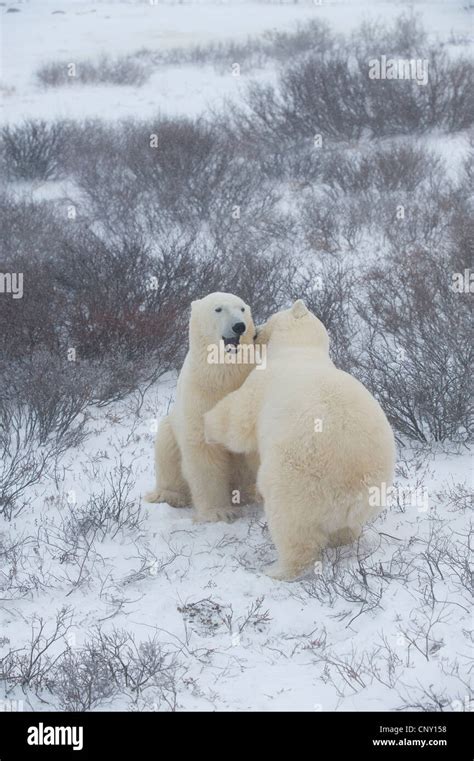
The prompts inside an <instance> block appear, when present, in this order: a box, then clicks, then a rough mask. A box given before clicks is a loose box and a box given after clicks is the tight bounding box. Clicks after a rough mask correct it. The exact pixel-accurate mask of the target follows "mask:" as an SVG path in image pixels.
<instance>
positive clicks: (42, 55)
mask: <svg viewBox="0 0 474 761" xmlns="http://www.w3.org/2000/svg"><path fill="white" fill-rule="evenodd" d="M9 5H11V6H12V7H13V6H14V5H15V4H14V3H11V4H9ZM16 7H18V8H19V9H20V13H10V14H8V13H5V12H2V11H3V10H4V9H2V8H0V23H1V40H2V54H1V56H0V61H1V69H0V93H2V94H3V103H2V104H0V121H3V122H4V121H13V122H16V121H18V120H20V119H23V118H29V117H34V118H45V119H52V118H54V117H70V118H75V119H76V118H92V117H95V116H100V117H101V118H108V119H116V118H119V117H123V118H125V117H130V116H133V117H134V116H136V115H137V113H140V115H141V116H142V117H144V118H145V117H149V116H153V115H155V114H156V113H157V112H158V111H160V112H162V113H164V114H171V113H172V114H188V115H196V114H198V113H200V112H202V111H204V110H205V109H206V108H208V107H210V106H215V105H218V104H219V102H220V101H221V100H222V97H223V96H224V95H226V96H228V95H230V96H233V95H235V94H236V90H237V94H238V91H239V89H240V88H241V87H242V86H244V85H245V84H246V82H247V81H248V80H249V78H255V77H257V78H258V76H263V73H262V72H260V74H259V73H258V72H257V73H256V72H250V71H246V70H245V67H243V69H242V74H241V77H240V79H237V78H236V77H233V76H232V73H231V71H229V72H224V73H218V72H216V71H215V70H214V69H213V68H211V67H208V66H206V67H199V68H194V67H192V66H182V67H170V68H166V69H164V70H158V71H157V72H156V73H154V74H153V75H152V76H151V77H150V79H149V80H148V81H147V82H146V83H145V85H143V86H141V87H136V88H131V87H110V88H107V87H82V88H80V92H78V88H77V87H61V88H52V89H50V90H44V89H43V88H42V87H41V86H40V85H39V84H38V83H37V82H36V81H35V76H34V75H35V72H36V71H37V70H38V68H39V67H40V66H41V65H42V64H43V63H46V62H49V61H63V62H64V63H65V64H67V63H70V62H74V61H76V60H79V61H82V60H84V59H91V60H94V59H95V58H97V57H99V56H100V55H101V54H103V53H104V52H106V53H107V54H111V55H114V56H115V55H121V54H129V53H136V52H137V51H138V50H142V49H150V50H163V49H166V48H174V47H188V46H194V45H197V44H206V43H209V42H211V41H214V40H216V38H217V39H220V40H226V39H234V40H245V39H246V38H247V37H248V36H257V35H259V34H261V33H262V32H264V31H265V30H267V29H278V30H288V29H291V28H292V27H294V25H295V24H297V23H298V22H304V21H307V20H309V19H322V20H325V21H327V22H329V23H330V24H331V26H332V27H333V28H334V29H335V30H337V31H344V32H348V31H350V30H351V29H353V28H355V27H356V26H358V25H359V24H360V23H361V21H362V20H364V18H367V19H369V18H375V19H381V20H385V21H388V20H390V19H392V18H395V17H396V16H398V15H400V13H401V12H402V11H404V10H405V11H406V10H407V9H408V8H409V7H410V4H404V3H393V2H383V1H380V2H370V0H364V1H363V2H330V3H329V2H327V3H326V2H324V3H322V5H318V4H313V3H311V2H308V3H307V4H301V5H300V4H294V3H291V4H259V3H252V2H249V3H232V4H231V3H221V4H212V3H191V4H185V5H181V4H177V5H170V4H167V3H160V4H157V5H152V4H149V3H147V2H135V3H120V2H115V3H114V2H101V3H97V2H81V0H76V1H75V2H74V3H71V2H69V0H28V1H27V2H24V3H21V4H16ZM414 7H415V9H416V11H417V13H419V14H420V16H421V17H422V19H423V21H424V22H425V24H426V27H427V29H428V30H429V32H430V33H431V34H432V35H437V34H442V35H445V34H446V33H447V31H448V30H453V31H454V32H456V33H458V34H463V35H465V34H466V31H467V30H466V12H465V10H464V9H463V3H462V2H461V0H459V2H450V3H442V2H441V3H435V4H433V3H430V4H426V3H415V4H414ZM58 10H62V11H64V13H62V14H56V13H54V11H58ZM267 74H268V75H269V76H271V72H267Z"/></svg>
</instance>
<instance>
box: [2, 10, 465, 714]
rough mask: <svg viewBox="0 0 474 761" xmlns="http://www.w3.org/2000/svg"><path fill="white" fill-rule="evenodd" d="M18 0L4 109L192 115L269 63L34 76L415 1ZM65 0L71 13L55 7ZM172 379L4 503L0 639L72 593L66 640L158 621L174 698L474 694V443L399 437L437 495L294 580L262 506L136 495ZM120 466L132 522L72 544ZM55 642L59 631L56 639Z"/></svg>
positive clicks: (103, 418) (50, 616)
mask: <svg viewBox="0 0 474 761" xmlns="http://www.w3.org/2000/svg"><path fill="white" fill-rule="evenodd" d="M9 5H11V6H14V5H16V4H15V3H13V2H12V3H9ZM415 5H416V10H417V11H419V12H420V14H421V15H422V17H423V18H424V21H425V24H426V25H427V26H428V29H429V31H430V33H431V34H433V35H436V34H441V33H443V34H446V33H447V31H448V30H451V29H453V30H455V31H456V32H458V33H465V31H466V17H465V12H464V11H463V9H462V6H463V3H462V2H459V3H447V2H446V3H438V4H425V3H418V4H415ZM17 7H18V8H19V9H20V13H16V14H14V13H12V14H7V13H5V10H6V9H5V8H4V7H0V13H1V23H2V56H1V60H2V71H1V82H2V90H1V91H2V93H3V103H2V105H1V113H0V119H1V120H2V121H11V122H17V121H19V120H21V119H23V118H27V117H35V118H56V117H67V118H73V119H82V118H86V117H92V116H100V117H102V118H104V119H111V120H115V119H118V118H122V117H126V116H137V114H139V115H140V116H141V117H143V118H146V117H148V116H152V115H154V114H156V113H157V112H158V111H161V112H163V113H174V114H176V113H182V114H188V115H196V114H199V113H201V112H202V111H205V110H206V109H208V108H210V107H212V106H214V105H216V104H218V103H219V102H220V100H221V99H222V98H223V97H224V96H226V97H229V96H230V97H238V95H239V92H240V88H241V87H242V86H244V85H245V83H246V81H247V80H248V78H250V77H252V78H253V77H266V78H271V77H272V76H274V70H266V71H263V72H251V73H249V74H248V75H247V74H246V73H245V72H244V74H243V76H242V78H241V81H238V80H236V79H235V78H233V77H232V76H231V75H230V73H229V74H225V73H219V72H217V71H216V70H215V69H214V68H213V67H211V66H207V65H206V66H200V67H192V66H182V67H176V66H174V67H168V68H166V69H163V70H160V71H157V72H155V73H154V74H153V75H152V76H151V78H150V79H149V81H148V82H147V83H146V84H145V85H143V86H142V87H139V88H132V87H102V86H101V87H92V86H87V87H86V86H84V87H82V86H80V87H79V86H77V87H74V88H68V87H63V88H52V89H50V90H44V89H42V88H40V87H39V85H38V84H37V83H35V80H34V73H35V71H36V70H37V68H38V67H39V66H40V65H41V64H42V63H44V62H45V61H55V60H63V61H65V62H68V61H70V60H74V59H75V58H76V57H78V58H80V59H83V58H87V57H90V58H92V59H93V58H95V57H97V56H99V55H100V54H101V53H103V52H104V51H106V52H108V53H112V54H114V55H115V54H122V53H123V54H125V53H134V52H136V51H137V50H139V49H141V48H150V49H162V48H164V47H175V46H189V45H194V44H196V43H206V42H207V41H210V40H214V39H216V37H218V38H219V39H225V38H233V39H244V38H246V37H247V35H249V34H251V35H257V34H259V33H261V32H262V31H264V30H266V29H269V28H278V29H287V28H289V26H291V25H293V24H294V23H296V22H298V21H303V20H306V19H309V18H314V17H318V18H319V17H321V18H324V19H326V20H328V21H330V23H331V25H332V26H334V28H336V29H340V30H344V31H348V30H350V29H351V28H352V27H354V26H356V25H357V24H358V23H360V21H361V19H362V18H363V17H364V16H367V17H368V16H371V17H382V18H384V19H388V18H389V17H394V16H396V15H398V14H399V13H400V11H401V10H403V9H404V8H406V7H407V6H405V5H403V4H397V3H392V2H390V3H385V2H373V3H370V2H363V3H350V2H339V3H325V4H324V5H323V6H322V7H319V6H317V5H312V4H309V3H308V4H307V5H303V4H302V5H294V4H291V5H290V4H289V5H273V4H272V5H270V4H257V3H245V4H244V3H242V4H230V3H222V4H215V5H214V4H204V3H200V4H190V5H184V6H183V5H168V4H159V5H149V4H147V3H141V2H136V3H119V2H118V3H112V2H100V3H99V2H95V3H91V2H82V1H81V0H74V2H71V0H68V2H64V1H63V0H48V1H47V0H29V1H28V2H24V3H21V4H17ZM56 10H64V14H54V15H53V11H56ZM427 140H428V141H429V144H430V145H433V147H435V148H436V149H437V150H443V151H444V152H446V154H448V152H452V153H453V154H455V156H456V159H457V157H458V156H461V155H463V152H464V151H465V147H466V142H465V141H466V138H465V137H464V136H457V137H450V138H449V140H448V139H447V138H445V137H444V136H443V137H439V136H436V135H434V136H430V137H429V138H427ZM48 187H49V190H48V188H43V191H42V192H43V193H44V194H45V195H44V197H47V194H48V192H49V193H51V194H52V196H54V194H55V185H54V183H49V184H48ZM175 382H176V378H175V377H174V376H168V377H166V378H163V379H162V380H161V381H160V382H159V383H157V384H156V385H155V386H154V387H153V388H152V389H150V390H149V391H148V392H147V394H146V397H145V399H144V401H143V403H142V404H141V405H140V404H139V401H140V400H139V398H138V397H137V395H131V397H130V398H128V399H127V400H125V401H124V402H120V403H116V404H115V405H113V406H111V407H109V408H107V409H105V410H104V409H96V410H93V413H92V417H91V419H90V420H89V422H88V429H89V432H90V435H89V436H88V438H87V439H86V440H85V442H84V443H83V444H82V445H81V446H80V447H79V448H78V449H77V450H75V451H69V452H68V453H67V454H66V455H64V456H63V457H62V459H61V460H60V462H59V463H58V466H57V468H56V470H55V473H54V474H53V475H52V476H51V477H49V478H48V479H43V481H42V482H41V484H40V485H36V486H33V487H30V489H29V490H28V491H27V492H26V494H25V502H26V504H25V508H24V509H23V510H22V511H21V512H20V513H19V514H18V515H16V516H15V517H14V518H13V520H12V522H11V523H10V522H8V521H6V520H5V519H1V520H0V539H1V540H2V541H3V542H4V543H6V544H5V546H7V547H8V546H9V545H10V544H15V543H16V542H19V541H20V540H21V542H20V544H21V547H20V549H19V550H18V553H17V555H16V556H15V560H14V562H13V560H12V557H13V556H12V555H11V553H10V554H9V553H8V552H6V553H5V552H4V554H3V555H2V554H0V598H1V599H2V602H1V604H0V632H1V636H0V658H1V657H2V656H3V655H5V654H6V652H7V651H8V650H9V649H10V648H11V647H14V648H22V647H27V646H28V643H29V641H30V638H31V630H30V622H31V620H32V618H33V617H34V616H41V617H42V618H43V619H44V621H45V624H46V629H47V631H48V632H50V631H52V629H53V628H54V621H55V617H56V614H57V612H58V611H59V610H60V609H61V608H62V607H63V606H67V607H68V609H69V615H70V622H71V629H70V630H69V632H68V633H67V643H68V644H69V646H70V647H71V648H72V650H73V651H75V652H80V651H81V647H82V646H83V645H84V643H85V642H86V641H87V640H88V639H90V637H91V634H92V632H93V630H94V627H95V626H96V625H100V626H101V627H103V629H104V630H105V631H111V630H112V628H113V627H116V628H118V629H125V630H127V631H128V632H130V633H132V634H133V635H134V636H135V637H136V641H137V642H140V641H144V640H146V639H147V637H149V636H153V635H156V637H157V639H158V641H159V642H160V643H162V644H163V647H164V648H165V650H167V651H169V652H170V653H173V654H174V655H175V656H176V659H177V664H178V671H177V694H176V707H177V708H178V709H180V710H215V709H219V710H242V711H243V710H249V709H252V710H265V711H273V710H304V711H332V710H356V711H366V710H389V711H396V710H404V709H407V708H409V707H415V708H418V709H420V710H421V708H422V707H425V708H426V707H428V708H434V710H439V705H437V704H436V698H437V699H439V700H441V701H442V702H443V709H444V710H467V709H469V708H470V707H471V703H470V702H469V688H468V681H469V671H468V659H469V655H470V654H471V655H472V601H471V599H470V598H469V592H468V587H469V582H470V575H469V573H470V572H469V556H468V539H467V533H468V522H469V521H468V519H469V505H468V503H467V500H463V499H462V498H461V497H460V496H459V495H460V494H462V493H463V491H462V490H463V489H466V490H467V489H469V488H470V483H469V478H470V464H471V458H470V453H469V452H468V451H467V450H465V449H459V448H455V447H454V446H453V447H449V446H448V447H445V448H444V449H443V448H442V447H438V448H435V447H431V448H428V447H425V448H422V447H421V446H418V447H417V446H414V445H412V444H408V443H406V442H404V443H400V446H399V467H398V474H397V483H398V485H399V486H400V487H404V488H408V489H411V491H416V489H417V488H418V487H419V486H420V484H422V486H423V488H424V489H426V491H427V493H428V497H429V504H428V509H427V510H426V511H424V510H423V509H420V505H413V506H411V505H408V506H407V505H403V504H393V505H391V506H389V507H387V508H386V509H384V510H383V511H382V513H381V514H380V516H379V517H378V518H377V519H376V521H375V522H374V523H373V524H372V525H371V526H368V527H367V528H366V529H365V531H364V534H363V537H362V538H361V540H360V542H359V543H358V545H357V546H351V547H347V548H342V549H340V550H338V551H336V550H331V551H328V552H326V553H325V555H324V558H323V562H322V566H321V567H317V568H315V573H314V574H312V575H310V576H309V577H308V578H307V579H305V580H303V581H298V582H294V583H291V584H288V583H280V582H275V581H273V580H271V579H269V578H268V577H266V576H265V575H264V574H263V573H262V571H261V568H262V566H263V565H265V563H266V562H268V561H270V560H271V559H272V558H273V556H274V549H273V547H272V544H271V541H270V538H269V534H268V531H267V528H266V523H265V518H264V514H263V511H262V508H261V507H259V506H250V507H244V508H242V516H241V517H240V518H239V520H237V521H236V522H235V523H233V524H224V523H216V524H196V523H194V522H193V511H192V509H173V508H171V507H169V506H167V505H147V504H146V503H144V502H143V494H144V493H145V492H146V491H148V490H149V489H150V488H151V487H152V486H153V478H154V475H153V438H154V431H155V430H156V424H157V421H158V420H159V419H160V418H161V417H162V416H163V415H164V414H165V413H166V410H167V409H168V407H169V404H170V402H171V401H172V398H173V395H174V389H175ZM127 469H129V470H128V471H127ZM124 471H125V472H129V474H130V483H131V487H130V489H131V490H130V494H129V496H128V499H129V500H130V501H131V502H132V503H133V505H134V508H135V509H138V508H140V511H141V516H142V519H143V520H142V522H141V524H140V526H139V528H137V529H133V528H131V527H130V526H129V527H125V528H124V529H123V530H120V531H119V532H118V533H117V534H116V535H115V536H113V531H112V530H109V531H107V533H106V534H105V535H104V536H103V537H101V536H100V535H99V536H96V537H95V538H94V540H93V542H92V544H91V545H90V546H88V544H87V541H85V539H84V537H82V538H81V537H80V538H79V541H78V545H77V548H76V553H75V554H74V555H69V556H68V555H67V553H66V550H67V548H68V543H67V542H68V536H69V535H68V533H67V531H68V524H67V521H68V519H70V518H72V520H73V521H74V517H75V516H76V517H77V515H78V513H79V511H80V510H81V509H83V508H85V507H86V504H87V502H88V500H89V499H90V497H91V495H93V494H95V495H100V493H101V492H102V490H104V488H105V489H107V488H109V487H110V484H108V482H107V479H108V478H109V479H110V478H112V479H116V478H117V477H118V474H119V473H120V472H122V473H123V472H124ZM460 485H461V486H460ZM453 490H454V491H456V492H457V494H458V497H457V499H456V498H455V496H453ZM89 538H90V537H89ZM0 547H1V545H0ZM65 553H66V554H65ZM364 573H367V576H366V577H364ZM364 579H366V581H364ZM434 601H437V603H438V604H437V605H434ZM431 615H432V618H431V619H430V616H431ZM439 615H440V616H441V617H440V618H438V616H439ZM62 650H64V640H63V641H61V642H58V643H56V644H55V645H54V646H53V647H52V654H55V653H57V652H60V651H62ZM4 695H5V699H7V700H9V701H12V700H18V701H22V702H23V704H24V707H25V708H34V709H37V710H48V709H49V710H51V709H57V708H59V707H60V706H59V705H58V702H57V699H56V697H55V696H54V694H53V695H52V694H50V693H49V692H48V691H47V690H45V691H44V692H43V693H42V694H41V700H40V698H39V697H38V696H37V695H35V694H34V693H33V692H32V691H31V690H27V691H26V692H25V693H23V692H22V691H21V690H20V689H16V690H13V691H9V692H8V693H7V692H6V691H5V693H4ZM42 701H45V702H42ZM433 701H434V702H433ZM105 708H116V709H128V710H132V709H133V710H136V709H139V710H159V709H162V708H166V706H163V704H162V703H161V702H160V701H159V696H157V694H156V691H155V689H154V688H153V687H150V688H149V689H146V690H144V691H143V693H142V694H141V695H140V696H137V695H134V694H128V693H126V692H123V693H121V694H119V695H118V696H116V697H114V698H111V699H110V700H106V701H103V702H101V703H99V704H98V706H97V710H102V709H105Z"/></svg>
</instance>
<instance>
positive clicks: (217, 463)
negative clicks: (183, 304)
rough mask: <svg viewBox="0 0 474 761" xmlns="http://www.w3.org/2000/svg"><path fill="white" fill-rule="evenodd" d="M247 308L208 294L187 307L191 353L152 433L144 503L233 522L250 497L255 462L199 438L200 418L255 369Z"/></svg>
mask: <svg viewBox="0 0 474 761" xmlns="http://www.w3.org/2000/svg"><path fill="white" fill-rule="evenodd" d="M254 337H255V326H254V323H253V320H252V314H251V311H250V308H249V307H248V306H247V304H245V302H244V301H242V299H240V298H238V297H237V296H233V295H232V294H231V293H211V294H209V295H208V296H206V297H205V298H203V299H200V300H199V301H193V303H192V305H191V320H190V323H189V351H188V354H187V356H186V359H185V361H184V365H183V368H182V370H181V373H180V376H179V379H178V386H177V392H176V402H175V406H174V408H173V410H172V411H171V413H170V414H169V415H168V416H167V417H165V418H164V419H163V420H162V422H161V424H160V427H159V429H158V433H157V436H156V442H155V470H156V488H155V490H154V491H152V492H150V493H149V494H147V495H146V496H145V499H146V500H147V501H148V502H167V503H168V504H169V505H172V506H173V507H184V506H186V505H190V504H193V505H194V506H195V508H196V510H197V520H200V521H218V520H230V519H231V518H232V517H234V510H235V504H243V503H244V502H245V501H248V500H249V499H250V498H251V497H254V496H255V491H254V487H255V476H256V472H257V465H256V464H255V465H252V462H251V460H252V459H253V460H255V462H256V458H255V457H253V458H248V457H246V456H245V455H235V454H231V453H230V452H227V451H226V450H225V449H224V448H222V447H216V446H210V445H209V444H207V443H206V441H205V439H204V413H205V412H207V411H208V410H210V409H211V408H212V407H214V405H215V404H216V403H217V402H218V401H219V400H220V399H222V398H223V397H224V396H226V394H229V393H230V392H231V391H235V390H236V389H237V388H239V386H241V385H242V383H243V382H244V380H245V379H246V377H247V376H248V374H249V373H250V372H251V370H252V369H253V368H254V367H255V364H254V363H253V360H254V356H253V353H252V352H251V351H250V350H249V349H253V348H254V347H253V340H254Z"/></svg>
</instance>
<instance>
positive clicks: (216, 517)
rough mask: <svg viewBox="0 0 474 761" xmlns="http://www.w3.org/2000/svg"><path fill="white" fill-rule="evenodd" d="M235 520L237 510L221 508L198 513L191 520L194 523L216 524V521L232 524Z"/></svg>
mask: <svg viewBox="0 0 474 761" xmlns="http://www.w3.org/2000/svg"><path fill="white" fill-rule="evenodd" d="M237 518H238V512H237V510H234V509H233V508H232V507H222V508H219V509H218V510H206V511H199V512H198V513H197V514H196V515H195V516H194V519H193V520H194V523H217V522H218V521H223V522H224V523H232V522H233V521H235V520H236V519H237Z"/></svg>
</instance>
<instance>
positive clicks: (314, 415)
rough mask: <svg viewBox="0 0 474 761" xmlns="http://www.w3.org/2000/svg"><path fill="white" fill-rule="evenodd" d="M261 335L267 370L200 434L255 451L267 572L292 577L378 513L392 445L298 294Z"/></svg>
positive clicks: (381, 418) (372, 404) (223, 405)
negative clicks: (267, 537) (269, 558)
mask: <svg viewBox="0 0 474 761" xmlns="http://www.w3.org/2000/svg"><path fill="white" fill-rule="evenodd" d="M262 333H263V335H262V336H261V334H260V332H259V340H260V338H262V340H263V341H268V346H267V366H266V369H265V371H264V372H255V371H254V372H252V373H251V374H250V375H249V377H248V378H247V380H246V381H245V383H244V384H243V385H242V387H241V388H240V389H239V390H238V391H234V393H232V394H230V395H229V396H227V397H225V398H224V399H223V400H222V401H221V402H219V404H218V405H217V406H216V407H215V408H214V409H213V410H211V411H210V412H208V413H207V415H205V432H206V438H207V441H208V442H215V443H217V444H219V445H224V446H225V447H226V448H227V449H229V450H230V451H232V452H240V453H243V452H252V451H258V454H259V456H260V460H261V465H260V469H259V472H258V477H257V487H258V489H259V491H260V493H261V495H262V497H263V499H264V504H265V513H266V515H267V519H268V526H269V529H270V533H271V536H272V539H273V541H274V543H275V545H276V548H277V550H278V561H277V562H276V563H274V564H272V565H271V566H268V567H267V568H266V569H265V571H266V572H267V573H268V574H269V575H270V576H272V577H274V578H277V579H287V580H290V579H294V578H297V577H298V576H300V575H302V574H303V573H304V572H306V571H307V570H309V568H310V567H311V565H312V564H314V562H315V561H316V560H317V559H318V558H319V557H320V553H321V550H322V549H323V548H324V547H326V546H328V545H331V546H334V545H338V544H346V543H349V542H351V541H353V540H355V539H356V538H357V537H358V536H359V534H360V532H361V528H362V525H363V524H364V522H365V521H367V520H368V519H369V518H370V517H371V516H372V515H373V514H374V513H375V512H377V507H375V508H374V507H373V506H372V505H371V502H372V501H373V497H372V495H373V494H375V492H372V493H371V492H369V490H370V489H371V488H373V487H375V488H377V487H378V488H379V489H380V488H382V484H384V483H386V484H387V486H388V485H390V483H391V480H392V476H393V469H394V464H395V444H394V438H393V433H392V430H391V428H390V425H389V423H388V421H387V419H386V417H385V415H384V413H383V411H382V409H381V407H380V406H379V404H378V402H376V400H375V399H374V398H373V397H372V396H371V394H370V393H369V392H368V391H367V389H366V388H365V387H364V386H363V385H362V384H361V383H359V381H357V380H356V379H355V378H353V377H352V376H351V375H348V374H347V373H345V372H343V371H342V370H338V369H337V368H336V367H335V366H334V364H333V363H332V361H331V360H330V358H329V353H328V350H329V338H328V335H327V333H326V329H325V328H324V326H323V325H322V323H321V322H320V321H319V320H318V319H317V318H316V317H315V316H314V315H313V314H311V312H309V311H308V309H307V308H306V306H305V304H304V303H303V302H302V301H297V302H295V304H294V305H293V307H292V308H291V309H288V310H286V311H283V312H279V313H277V314H275V315H273V317H271V318H270V320H269V321H268V322H267V323H266V325H264V326H263V328H262ZM379 493H380V492H379Z"/></svg>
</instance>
